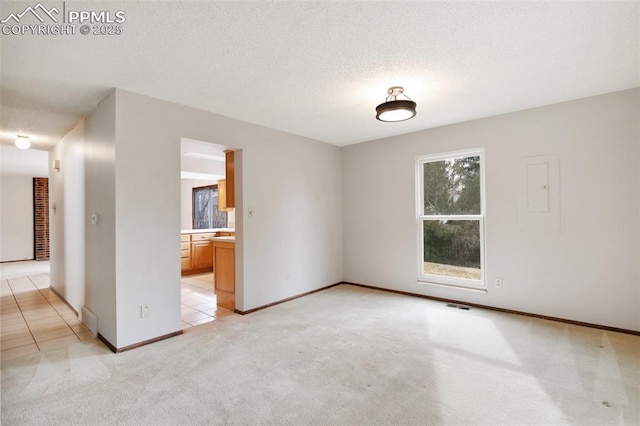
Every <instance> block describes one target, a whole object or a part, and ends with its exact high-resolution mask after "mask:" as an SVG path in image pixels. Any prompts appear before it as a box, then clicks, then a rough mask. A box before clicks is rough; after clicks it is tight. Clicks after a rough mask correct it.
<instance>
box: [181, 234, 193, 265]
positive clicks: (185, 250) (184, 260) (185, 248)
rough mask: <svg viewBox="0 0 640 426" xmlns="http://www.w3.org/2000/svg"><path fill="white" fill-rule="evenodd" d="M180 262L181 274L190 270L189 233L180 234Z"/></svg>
mask: <svg viewBox="0 0 640 426" xmlns="http://www.w3.org/2000/svg"><path fill="white" fill-rule="evenodd" d="M180 264H181V271H182V274H185V273H186V272H189V271H190V270H191V235H189V234H182V235H180Z"/></svg>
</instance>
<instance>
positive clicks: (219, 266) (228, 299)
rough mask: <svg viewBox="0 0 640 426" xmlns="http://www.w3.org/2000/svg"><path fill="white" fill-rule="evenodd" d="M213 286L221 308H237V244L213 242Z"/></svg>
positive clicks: (233, 242) (232, 242)
mask: <svg viewBox="0 0 640 426" xmlns="http://www.w3.org/2000/svg"><path fill="white" fill-rule="evenodd" d="M213 268H214V270H215V273H214V274H213V286H214V289H215V292H216V299H217V303H218V305H219V306H222V307H223V308H227V309H231V310H234V309H235V308H236V243H235V241H213Z"/></svg>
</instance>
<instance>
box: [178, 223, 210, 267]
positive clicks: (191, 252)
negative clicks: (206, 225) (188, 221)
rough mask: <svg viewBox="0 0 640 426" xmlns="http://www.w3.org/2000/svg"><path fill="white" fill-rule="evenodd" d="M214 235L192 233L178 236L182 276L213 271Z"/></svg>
mask: <svg viewBox="0 0 640 426" xmlns="http://www.w3.org/2000/svg"><path fill="white" fill-rule="evenodd" d="M214 235H215V233H211V232H209V233H202V232H201V233H193V234H182V235H181V236H180V257H181V259H180V262H181V272H182V275H190V274H202V273H205V272H211V271H213V243H212V242H211V237H213V236H214Z"/></svg>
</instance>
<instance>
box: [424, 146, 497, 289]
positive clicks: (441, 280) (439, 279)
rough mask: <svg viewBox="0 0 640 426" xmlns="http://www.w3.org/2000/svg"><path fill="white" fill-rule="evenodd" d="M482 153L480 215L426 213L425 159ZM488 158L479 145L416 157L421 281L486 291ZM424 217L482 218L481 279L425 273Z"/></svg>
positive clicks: (471, 155)
mask: <svg viewBox="0 0 640 426" xmlns="http://www.w3.org/2000/svg"><path fill="white" fill-rule="evenodd" d="M473 156H479V157H480V214H479V215H459V216H458V215H424V214H422V213H423V207H424V179H423V177H422V168H423V164H424V163H430V162H434V161H443V160H449V159H451V158H460V157H473ZM484 169H485V161H484V148H476V149H469V150H462V151H450V152H443V153H438V154H432V155H421V156H418V157H416V227H417V233H416V235H417V242H416V253H417V260H418V261H417V277H418V279H417V282H416V283H417V284H419V285H423V284H434V285H437V286H446V287H453V288H459V289H468V290H480V291H484V292H486V289H487V280H486V267H485V259H486V254H485V252H486V238H485V216H486V204H485V192H486V189H485V171H484ZM424 220H478V221H479V222H480V244H481V247H480V271H481V272H480V280H470V279H467V278H457V277H447V276H443V275H434V274H425V273H424V259H423V257H424V247H423V242H424V235H423V232H424V226H423V222H424Z"/></svg>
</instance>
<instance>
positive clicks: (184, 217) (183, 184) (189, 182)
mask: <svg viewBox="0 0 640 426" xmlns="http://www.w3.org/2000/svg"><path fill="white" fill-rule="evenodd" d="M217 184H218V181H217V180H216V181H213V180H201V179H181V180H180V227H181V229H192V228H193V220H192V214H193V199H192V197H193V188H197V187H199V186H208V185H217Z"/></svg>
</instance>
